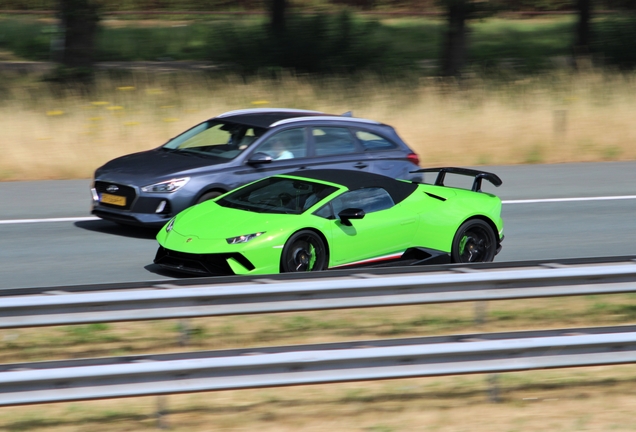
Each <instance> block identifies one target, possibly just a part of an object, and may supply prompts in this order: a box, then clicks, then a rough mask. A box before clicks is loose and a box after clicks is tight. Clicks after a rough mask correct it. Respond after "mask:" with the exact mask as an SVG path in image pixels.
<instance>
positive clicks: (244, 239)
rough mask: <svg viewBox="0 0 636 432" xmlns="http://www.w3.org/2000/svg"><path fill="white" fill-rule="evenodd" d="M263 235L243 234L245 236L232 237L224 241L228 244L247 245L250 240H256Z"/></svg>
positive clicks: (261, 233) (259, 233)
mask: <svg viewBox="0 0 636 432" xmlns="http://www.w3.org/2000/svg"><path fill="white" fill-rule="evenodd" d="M263 234H265V233H264V232H258V233H254V234H245V235H241V236H238V237H232V238H229V239H225V240H226V241H227V243H228V244H237V243H247V242H248V241H250V240H252V239H253V238H256V237H258V236H260V235H263Z"/></svg>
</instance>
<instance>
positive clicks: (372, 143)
mask: <svg viewBox="0 0 636 432" xmlns="http://www.w3.org/2000/svg"><path fill="white" fill-rule="evenodd" d="M356 137H357V138H358V139H359V140H360V142H361V143H362V145H363V147H364V151H374V150H393V149H396V148H397V145H396V144H395V143H392V142H391V141H389V140H387V139H385V138H382V137H381V136H379V135H376V134H374V133H371V132H367V131H356Z"/></svg>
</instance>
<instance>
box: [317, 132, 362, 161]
mask: <svg viewBox="0 0 636 432" xmlns="http://www.w3.org/2000/svg"><path fill="white" fill-rule="evenodd" d="M312 135H313V137H314V146H315V148H316V156H329V155H339V154H347V153H355V152H357V151H358V149H357V147H356V142H355V139H354V138H353V135H351V132H349V129H346V128H339V127H313V128H312Z"/></svg>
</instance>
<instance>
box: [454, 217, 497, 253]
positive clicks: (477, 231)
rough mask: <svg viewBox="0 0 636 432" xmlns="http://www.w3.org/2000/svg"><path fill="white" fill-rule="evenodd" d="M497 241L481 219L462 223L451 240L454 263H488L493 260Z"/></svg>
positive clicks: (490, 229) (488, 226)
mask: <svg viewBox="0 0 636 432" xmlns="http://www.w3.org/2000/svg"><path fill="white" fill-rule="evenodd" d="M496 252H497V240H496V238H495V233H494V232H493V230H492V228H491V227H490V225H488V224H487V223H486V222H484V221H483V220H481V219H473V220H469V221H467V222H464V223H463V224H462V226H460V227H459V229H458V230H457V233H456V234H455V238H454V239H453V250H452V252H451V258H452V261H453V262H454V263H471V262H490V261H492V260H493V259H495V255H496Z"/></svg>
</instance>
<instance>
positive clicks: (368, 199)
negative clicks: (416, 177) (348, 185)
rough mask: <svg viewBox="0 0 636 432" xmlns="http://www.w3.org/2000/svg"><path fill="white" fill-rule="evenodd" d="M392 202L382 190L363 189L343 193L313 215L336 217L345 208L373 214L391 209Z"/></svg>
mask: <svg viewBox="0 0 636 432" xmlns="http://www.w3.org/2000/svg"><path fill="white" fill-rule="evenodd" d="M393 205H394V204H393V200H392V199H391V196H390V195H389V193H388V192H387V191H385V190H384V189H382V188H365V189H358V190H354V191H351V192H346V193H343V194H342V195H339V196H337V197H336V198H334V199H333V200H331V202H329V203H328V204H327V205H325V206H323V207H321V208H320V209H318V210H317V211H316V212H315V213H314V214H315V215H316V216H321V217H324V218H330V217H332V216H333V215H337V214H338V213H340V212H341V211H342V210H344V209H347V208H359V209H362V210H364V212H365V213H373V212H377V211H380V210H386V209H388V208H391V207H393Z"/></svg>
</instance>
